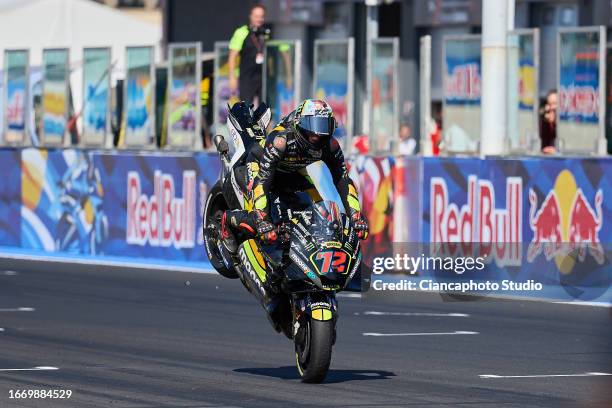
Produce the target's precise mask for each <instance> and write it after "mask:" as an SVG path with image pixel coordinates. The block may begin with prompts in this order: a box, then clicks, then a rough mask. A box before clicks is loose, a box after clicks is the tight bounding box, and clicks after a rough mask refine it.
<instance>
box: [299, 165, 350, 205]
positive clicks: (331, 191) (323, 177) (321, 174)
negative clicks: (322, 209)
mask: <svg viewBox="0 0 612 408" xmlns="http://www.w3.org/2000/svg"><path fill="white" fill-rule="evenodd" d="M306 172H307V173H308V176H309V177H310V179H311V180H312V183H313V184H314V186H315V188H316V189H317V191H318V192H319V195H320V196H321V198H322V199H323V201H324V202H329V201H331V202H334V203H336V204H337V206H338V209H339V210H340V212H341V213H342V214H346V210H345V208H344V204H343V203H342V198H340V194H339V193H338V189H336V185H335V184H334V179H333V178H332V175H331V173H330V172H329V169H328V168H327V165H326V164H325V163H323V162H322V161H316V162H314V163H311V164H309V165H308V166H306Z"/></svg>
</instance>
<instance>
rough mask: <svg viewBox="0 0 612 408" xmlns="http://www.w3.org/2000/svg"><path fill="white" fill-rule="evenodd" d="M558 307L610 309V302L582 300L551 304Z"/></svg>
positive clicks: (611, 305) (611, 304)
mask: <svg viewBox="0 0 612 408" xmlns="http://www.w3.org/2000/svg"><path fill="white" fill-rule="evenodd" d="M553 303H556V304H558V305H573V306H591V307H612V303H610V302H586V301H582V300H575V301H572V302H553Z"/></svg>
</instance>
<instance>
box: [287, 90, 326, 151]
mask: <svg viewBox="0 0 612 408" xmlns="http://www.w3.org/2000/svg"><path fill="white" fill-rule="evenodd" d="M294 126H295V131H296V132H295V133H296V135H297V137H296V141H297V143H298V145H299V146H300V147H301V148H303V149H314V150H321V149H322V148H323V146H325V145H326V144H329V140H330V139H331V137H332V135H333V134H334V130H336V119H335V118H334V113H333V111H332V109H331V107H330V106H329V105H328V104H327V103H326V102H325V101H322V100H320V99H305V100H304V101H302V103H300V104H299V106H298V107H297V109H296V114H295V121H294ZM314 139H317V140H314Z"/></svg>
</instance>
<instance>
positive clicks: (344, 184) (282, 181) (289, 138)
mask: <svg viewBox="0 0 612 408" xmlns="http://www.w3.org/2000/svg"><path fill="white" fill-rule="evenodd" d="M335 128H336V120H335V118H334V116H333V112H332V109H331V107H330V106H329V105H328V104H327V103H326V102H325V101H322V100H318V99H306V100H304V101H302V102H301V103H300V104H299V105H298V107H297V108H296V109H295V110H294V111H293V112H291V113H290V114H289V115H287V116H286V117H285V118H283V119H282V120H281V122H280V123H279V124H278V125H277V126H276V127H275V128H274V129H273V130H272V132H270V134H269V135H268V136H267V137H266V138H265V139H261V141H260V143H253V146H252V147H251V149H250V151H249V154H248V156H247V163H246V166H245V167H246V171H245V172H244V173H245V175H244V176H245V178H246V180H244V185H245V186H246V190H247V191H246V195H247V197H248V201H249V204H248V205H247V208H249V207H251V208H252V210H251V211H248V210H228V211H225V213H224V214H223V217H222V222H221V234H222V237H223V239H224V241H229V242H230V246H231V247H233V250H235V249H236V244H235V240H234V237H233V234H232V232H231V230H230V228H229V227H232V228H235V229H239V230H241V231H243V232H246V233H247V234H248V235H251V236H252V235H257V236H259V237H260V239H262V240H263V241H264V242H266V243H269V242H273V241H275V240H276V239H277V232H276V227H275V225H274V224H273V223H272V222H271V220H270V201H271V199H270V192H271V190H272V189H273V187H274V189H275V190H277V189H287V188H289V189H291V190H294V191H295V190H306V189H307V188H308V187H309V186H310V187H312V184H311V183H310V182H309V181H308V179H307V176H306V174H305V168H306V166H308V165H309V164H311V163H313V162H316V161H319V160H321V161H323V162H324V163H325V164H326V165H327V167H328V168H329V170H330V173H331V175H332V178H333V181H334V184H335V185H336V188H337V189H338V192H339V193H340V196H341V198H342V202H343V204H344V208H345V209H346V210H347V213H348V215H349V216H350V219H351V221H352V223H353V227H354V228H355V230H356V232H357V236H358V237H359V238H360V239H366V238H367V236H368V223H367V221H366V219H365V217H364V215H363V214H362V211H361V207H360V204H359V200H358V196H357V188H356V187H355V184H354V183H353V181H352V180H351V179H350V177H349V176H348V172H347V169H346V164H345V162H344V155H343V154H342V149H341V148H340V144H339V143H338V141H337V140H336V139H334V138H333V133H334V130H335ZM240 184H242V183H240ZM228 249H229V248H228ZM230 250H232V249H230Z"/></svg>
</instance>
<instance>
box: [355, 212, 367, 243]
mask: <svg viewBox="0 0 612 408" xmlns="http://www.w3.org/2000/svg"><path fill="white" fill-rule="evenodd" d="M351 220H352V221H353V228H355V231H357V238H359V239H366V238H367V237H368V233H369V229H370V227H369V226H368V221H367V220H366V219H365V217H364V216H363V214H362V213H361V212H360V211H359V212H354V213H353V215H352V216H351Z"/></svg>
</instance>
